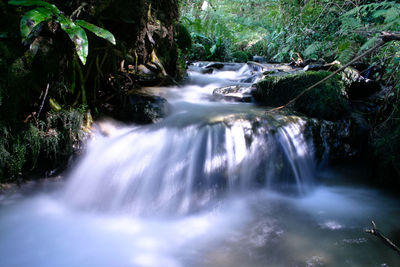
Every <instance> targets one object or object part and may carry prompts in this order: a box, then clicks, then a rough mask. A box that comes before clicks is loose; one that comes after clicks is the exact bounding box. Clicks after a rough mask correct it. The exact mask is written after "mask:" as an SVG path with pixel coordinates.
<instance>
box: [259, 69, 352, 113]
mask: <svg viewBox="0 0 400 267" xmlns="http://www.w3.org/2000/svg"><path fill="white" fill-rule="evenodd" d="M328 75H330V72H326V71H319V72H313V71H310V72H303V73H297V74H290V75H285V76H268V77H266V78H265V79H264V80H262V81H260V82H258V83H257V84H256V90H255V91H253V96H254V98H255V100H256V101H258V102H261V103H263V104H266V105H268V106H271V107H278V106H282V105H284V104H286V103H288V102H289V101H290V100H291V99H293V98H295V97H296V96H297V95H299V94H300V93H301V92H303V91H304V90H305V89H306V88H308V87H309V86H311V85H313V84H315V83H317V82H319V81H320V80H322V79H324V78H325V77H327V76H328ZM348 107H349V104H348V101H347V100H346V98H345V97H344V85H343V83H342V82H341V81H340V78H339V77H338V76H337V77H332V78H331V79H329V80H328V81H326V82H325V83H323V84H321V85H319V86H317V87H316V88H314V89H312V90H311V91H309V92H307V93H305V94H304V95H303V96H302V97H301V98H300V99H298V100H297V101H296V102H295V104H294V107H293V108H294V110H296V111H298V112H301V113H303V114H305V115H306V116H309V117H314V118H318V119H324V120H339V119H341V118H343V116H344V115H345V114H346V111H347V110H348Z"/></svg>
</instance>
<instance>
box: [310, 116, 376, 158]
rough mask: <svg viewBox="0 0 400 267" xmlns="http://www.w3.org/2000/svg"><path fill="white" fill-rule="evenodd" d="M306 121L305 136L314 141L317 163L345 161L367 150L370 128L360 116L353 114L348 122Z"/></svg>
mask: <svg viewBox="0 0 400 267" xmlns="http://www.w3.org/2000/svg"><path fill="white" fill-rule="evenodd" d="M305 120H306V121H307V124H306V127H305V133H304V134H305V135H306V136H307V137H308V138H311V139H312V140H313V144H314V155H315V157H316V160H317V161H319V162H326V161H333V162H338V161H345V160H348V159H351V158H354V157H356V156H360V155H361V153H362V152H363V151H364V150H365V144H366V143H367V140H368V136H369V132H370V127H369V125H368V123H367V122H366V120H365V119H364V118H362V117H361V116H359V115H358V114H355V113H353V114H351V116H350V119H349V120H347V121H336V122H332V121H326V120H318V119H305Z"/></svg>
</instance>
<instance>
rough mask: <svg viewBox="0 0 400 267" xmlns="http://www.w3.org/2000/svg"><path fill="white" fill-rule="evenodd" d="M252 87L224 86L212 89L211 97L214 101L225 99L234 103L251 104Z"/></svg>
mask: <svg viewBox="0 0 400 267" xmlns="http://www.w3.org/2000/svg"><path fill="white" fill-rule="evenodd" d="M251 90H252V87H249V86H248V87H243V86H240V85H232V86H225V87H221V88H217V89H214V91H213V96H214V98H216V99H225V100H231V101H235V102H252V99H253V97H252V95H251Z"/></svg>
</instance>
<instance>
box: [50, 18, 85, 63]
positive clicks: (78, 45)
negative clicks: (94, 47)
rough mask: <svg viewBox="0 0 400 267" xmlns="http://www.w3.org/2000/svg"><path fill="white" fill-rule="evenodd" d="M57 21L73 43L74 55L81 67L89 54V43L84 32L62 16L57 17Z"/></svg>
mask: <svg viewBox="0 0 400 267" xmlns="http://www.w3.org/2000/svg"><path fill="white" fill-rule="evenodd" d="M58 21H59V22H60V24H61V28H62V29H63V30H64V31H65V32H66V33H67V34H68V36H69V38H70V39H71V40H72V42H74V44H75V50H76V53H77V54H78V56H79V59H80V60H81V61H82V63H83V65H85V64H86V58H87V55H88V53H89V42H88V39H87V35H86V33H85V30H84V29H82V28H81V27H80V26H78V25H76V24H75V23H73V22H72V21H71V20H70V19H68V18H67V17H65V16H64V15H62V14H61V15H60V16H59V17H58Z"/></svg>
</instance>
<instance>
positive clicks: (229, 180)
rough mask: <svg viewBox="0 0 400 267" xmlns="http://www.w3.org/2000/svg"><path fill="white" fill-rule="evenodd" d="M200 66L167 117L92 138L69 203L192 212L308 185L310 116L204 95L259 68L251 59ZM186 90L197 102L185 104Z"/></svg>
mask: <svg viewBox="0 0 400 267" xmlns="http://www.w3.org/2000/svg"><path fill="white" fill-rule="evenodd" d="M201 67H202V66H201V65H195V68H197V71H196V69H195V70H193V69H192V70H191V72H190V78H189V81H190V84H188V85H186V86H185V87H183V88H173V89H172V90H175V93H177V92H178V94H181V95H180V97H177V95H176V94H175V95H174V96H173V97H171V96H170V98H169V99H168V100H169V101H170V102H171V103H173V105H172V106H173V107H174V112H173V114H172V115H171V116H169V117H168V118H166V119H165V120H164V121H163V122H161V123H158V124H154V125H150V126H136V127H133V128H130V129H128V128H123V129H121V130H120V131H119V132H117V133H116V134H114V135H113V136H110V137H104V136H101V134H98V135H97V136H96V137H95V138H94V140H93V141H92V142H91V144H90V145H89V147H88V150H87V153H86V155H85V156H84V158H83V159H82V161H81V162H80V163H79V165H78V166H77V167H76V168H75V170H74V171H73V173H72V174H71V175H70V179H69V182H68V184H67V186H66V189H65V192H64V197H65V199H67V200H68V203H69V204H71V205H73V206H74V207H77V208H81V209H89V210H102V211H103V210H107V211H112V212H122V213H128V214H132V215H170V214H187V213H191V212H195V211H198V210H201V209H202V208H204V207H208V206H210V205H214V204H216V203H218V200H220V199H223V197H224V196H231V195H235V194H239V193H240V194H241V193H246V192H251V191H254V190H259V189H263V188H264V189H265V188H267V189H271V190H277V191H286V192H291V193H296V194H304V193H305V192H306V191H307V190H308V189H309V188H310V186H311V185H312V181H313V177H314V166H313V164H314V163H313V157H312V148H311V147H310V145H309V143H308V142H307V140H306V139H305V137H304V136H303V134H302V131H303V128H304V124H305V123H304V121H303V120H302V119H301V118H298V117H290V116H288V117H286V116H282V115H266V114H265V112H263V111H262V110H261V109H258V108H256V107H254V106H253V105H251V104H236V103H210V102H209V101H208V100H204V99H203V101H201V99H202V97H201V95H202V94H204V91H202V90H208V89H206V88H208V87H209V86H210V84H212V85H213V86H214V87H215V86H217V85H219V86H223V85H226V84H232V83H236V84H240V83H241V80H243V79H244V78H245V77H246V76H247V77H249V76H251V75H254V73H253V72H252V71H251V69H249V67H248V66H247V65H245V64H244V65H243V64H242V65H239V66H238V64H231V65H227V66H226V67H225V68H227V69H222V70H217V71H215V70H214V72H213V73H212V74H201V72H199V70H198V69H199V68H201ZM203 67H204V65H203ZM221 79H225V83H223V82H221ZM196 80H202V81H203V82H202V83H204V81H206V84H205V85H199V82H198V83H197V84H193V83H194V82H196ZM202 83H200V84H202ZM166 90H167V89H166ZM208 93H209V92H208ZM182 94H184V95H185V96H186V99H190V100H191V101H192V102H190V103H189V102H188V101H183V103H184V104H182ZM188 94H191V95H190V97H188ZM184 100H185V98H184ZM177 101H181V102H179V103H180V104H179V103H177Z"/></svg>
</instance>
